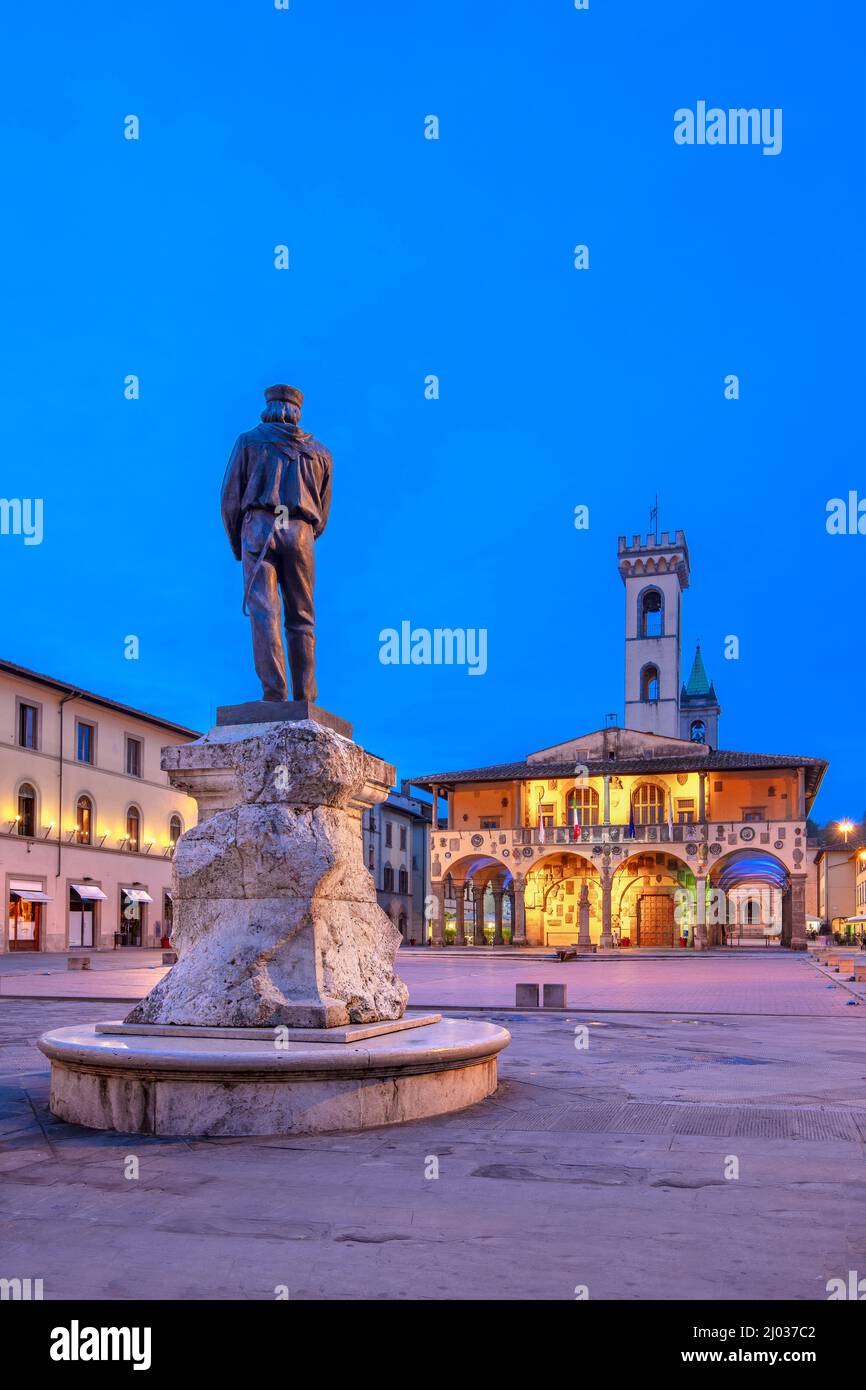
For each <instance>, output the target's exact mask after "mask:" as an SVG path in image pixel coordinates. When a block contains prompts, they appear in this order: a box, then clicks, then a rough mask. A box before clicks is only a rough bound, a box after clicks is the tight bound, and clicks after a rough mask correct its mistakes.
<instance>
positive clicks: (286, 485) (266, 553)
mask: <svg viewBox="0 0 866 1390" xmlns="http://www.w3.org/2000/svg"><path fill="white" fill-rule="evenodd" d="M265 401H266V405H265V408H264V410H263V411H262V423H261V424H260V425H257V426H256V428H255V429H253V430H249V431H247V433H246V434H242V435H240V437H239V438H238V441H237V443H236V444H235V447H234V449H233V450H232V456H231V458H230V459H229V464H228V468H227V469H226V475H225V478H224V479H223V487H222V515H223V523H224V525H225V528H226V532H227V533H228V538H229V541H230V543H231V548H232V551H233V553H234V556H235V559H237V560H242V561H243V566H244V612H245V613H246V612H247V605H248V604H249V616H250V621H251V624H252V630H253V660H254V661H255V667H256V673H257V675H258V677H259V680H260V681H261V683H262V699H264V700H287V699H288V688H287V684H286V658H285V653H284V651H283V640H282V634H281V632H280V595H282V600H283V621H284V624H285V629H286V644H287V647H288V652H289V670H290V671H291V676H292V698H293V699H294V700H309V701H313V700H315V698H316V638H315V614H314V610H313V581H314V576H315V560H314V553H313V546H314V543H315V542H316V541H317V540H318V538H319V536H321V534H322V532H323V531H324V529H325V526H326V524H327V521H328V511H329V509H330V506H331V470H332V466H333V465H332V461H331V455H330V454H329V452H328V450H327V449H326V448H325V446H324V445H323V444H320V443H319V442H318V440H316V439H314V438H313V436H312V435H311V434H305V433H304V431H303V430H301V429H299V427H298V422H299V421H300V418H301V406H302V405H303V401H304V397H303V395H302V393H301V392H300V391H297V390H296V389H295V387H294V386H269V387H268V389H267V390H266V391H265Z"/></svg>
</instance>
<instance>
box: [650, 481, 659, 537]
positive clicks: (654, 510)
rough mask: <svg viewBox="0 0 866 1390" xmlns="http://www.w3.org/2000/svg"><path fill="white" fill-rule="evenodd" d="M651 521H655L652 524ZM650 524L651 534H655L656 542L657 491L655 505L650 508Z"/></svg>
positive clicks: (657, 529) (657, 520)
mask: <svg viewBox="0 0 866 1390" xmlns="http://www.w3.org/2000/svg"><path fill="white" fill-rule="evenodd" d="M653 523H655V525H654V526H653ZM650 526H653V534H654V535H655V538H656V542H658V538H659V495H658V493H656V504H655V506H654V507H651V508H650Z"/></svg>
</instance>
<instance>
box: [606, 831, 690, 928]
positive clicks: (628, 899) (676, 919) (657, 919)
mask: <svg viewBox="0 0 866 1390" xmlns="http://www.w3.org/2000/svg"><path fill="white" fill-rule="evenodd" d="M694 884H695V879H694V875H693V873H692V872H691V870H690V868H689V866H688V864H686V863H685V862H684V861H683V860H681V859H678V858H677V857H676V856H675V855H671V854H666V853H663V852H661V851H654V852H648V853H639V854H632V855H630V856H629V857H628V859H627V860H626V861H625V862H624V863H623V864H620V865H619V866H618V867H617V870H616V873H615V874H614V880H613V890H612V895H611V907H612V913H613V922H612V934H613V939H614V942H617V941H618V942H619V945H620V946H621V947H623V948H626V949H630V948H634V949H641V950H655V951H670V950H673V949H674V948H675V947H679V946H680V945H681V944H683V942H685V943H686V944H690V942H691V929H690V927H689V924H688V922H687V921H686V920H684V918H683V914H681V913H678V911H677V905H678V901H677V893H678V892H679V891H680V890H682V889H692V890H694Z"/></svg>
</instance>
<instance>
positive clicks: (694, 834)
mask: <svg viewBox="0 0 866 1390" xmlns="http://www.w3.org/2000/svg"><path fill="white" fill-rule="evenodd" d="M706 829H707V827H706V824H704V825H700V824H697V823H692V824H689V825H674V826H670V825H667V824H665V825H638V824H635V827H634V834H632V832H631V831H630V829H629V827H628V826H627V825H582V826H579V827H578V829H577V832H576V833H575V829H574V826H572V825H546V826H545V827H544V830H543V831H542V830H541V829H540V828H539V827H538V826H533V827H532V829H531V830H529V829H527V830H524V831H523V835H524V836H525V837H529V838H525V839H524V843H525V844H533V845H542V844H544V845H566V844H571V845H576V844H616V843H618V842H619V841H621V840H631V839H634V840H644V841H646V840H654V841H657V842H667V843H668V844H670V843H675V844H682V842H683V841H684V840H696V839H699V838H701V837H702V832H703V834H704V835H705V834H706Z"/></svg>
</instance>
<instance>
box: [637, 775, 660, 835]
mask: <svg viewBox="0 0 866 1390" xmlns="http://www.w3.org/2000/svg"><path fill="white" fill-rule="evenodd" d="M631 804H632V807H633V809H634V818H635V824H636V825H661V824H662V822H663V820H664V814H665V794H664V791H663V790H662V788H661V787H656V786H653V785H652V784H651V783H650V782H641V783H640V785H639V786H638V787H637V788H636V789H635V792H634V795H633V796H632V802H631Z"/></svg>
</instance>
